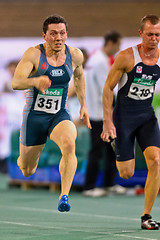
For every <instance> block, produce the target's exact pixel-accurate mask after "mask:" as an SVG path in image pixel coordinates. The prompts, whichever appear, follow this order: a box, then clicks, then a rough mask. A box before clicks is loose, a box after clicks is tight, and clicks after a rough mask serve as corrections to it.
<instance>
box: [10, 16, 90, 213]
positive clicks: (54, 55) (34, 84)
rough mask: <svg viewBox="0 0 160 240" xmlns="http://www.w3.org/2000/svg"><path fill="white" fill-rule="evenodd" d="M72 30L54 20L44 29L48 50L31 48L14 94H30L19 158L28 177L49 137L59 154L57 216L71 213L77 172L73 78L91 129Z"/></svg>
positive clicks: (17, 75) (79, 56) (82, 114)
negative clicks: (69, 104) (70, 100)
mask: <svg viewBox="0 0 160 240" xmlns="http://www.w3.org/2000/svg"><path fill="white" fill-rule="evenodd" d="M67 30H68V24H67V22H66V20H65V19H64V18H63V17H61V16H59V15H53V16H50V17H48V18H47V19H46V20H45V21H44V23H43V39H44V40H45V43H44V44H40V45H38V46H36V47H31V48H29V49H28V50H27V51H26V52H25V53H24V55H23V57H22V59H21V61H20V63H19V64H18V66H17V69H16V71H15V75H14V77H13V82H12V87H13V89H17V90H23V89H28V91H27V99H26V105H25V108H24V112H23V123H22V128H21V133H20V156H19V158H18V160H17V164H18V166H19V168H20V169H21V171H22V173H23V175H24V176H25V177H29V176H30V175H32V174H33V173H34V172H35V171H36V168H37V165H38V160H39V156H40V154H41V152H42V150H43V148H44V145H45V143H46V140H47V136H48V137H49V138H50V139H51V140H52V141H54V142H55V143H56V144H57V145H58V146H59V148H60V150H61V153H62V158H61V161H60V165H59V171H60V174H61V194H60V197H59V203H58V210H59V211H61V212H64V211H69V210H70V205H69V203H68V194H69V191H70V188H71V184H72V181H73V177H74V174H75V171H76V167H77V158H76V155H75V139H76V136H77V132H76V127H75V125H74V124H73V122H72V119H71V116H70V114H69V112H68V110H67V108H66V99H67V93H68V84H69V81H70V79H71V77H72V74H73V78H74V83H75V89H76V93H77V96H78V99H79V102H80V105H81V109H80V119H83V121H84V124H85V125H86V126H87V127H88V128H91V125H90V121H89V117H88V112H87V108H86V101H85V81H84V75H83V68H82V62H83V54H82V52H81V51H80V50H79V49H77V48H73V47H70V46H67V45H66V44H65V41H66V39H67Z"/></svg>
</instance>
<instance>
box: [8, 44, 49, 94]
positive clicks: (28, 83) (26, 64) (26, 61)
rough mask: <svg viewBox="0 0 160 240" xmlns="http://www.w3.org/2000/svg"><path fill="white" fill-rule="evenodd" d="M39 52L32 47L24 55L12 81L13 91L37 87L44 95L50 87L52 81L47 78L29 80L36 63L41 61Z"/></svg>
mask: <svg viewBox="0 0 160 240" xmlns="http://www.w3.org/2000/svg"><path fill="white" fill-rule="evenodd" d="M38 51H39V50H38V49H36V48H33V47H32V48H29V49H28V50H27V51H26V52H25V53H24V55H23V57H22V59H21V61H20V62H19V64H18V66H17V68H16V71H15V74H14V77H13V80H12V87H13V89H15V90H24V89H28V88H32V87H36V88H37V89H39V90H40V91H41V92H42V93H45V92H44V90H46V89H48V88H49V87H50V84H51V81H50V80H49V78H48V77H47V76H40V77H34V78H29V76H31V74H32V72H33V71H34V68H35V65H36V61H38V59H39V56H38Z"/></svg>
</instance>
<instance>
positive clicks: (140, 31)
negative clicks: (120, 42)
mask: <svg viewBox="0 0 160 240" xmlns="http://www.w3.org/2000/svg"><path fill="white" fill-rule="evenodd" d="M138 32H139V35H140V37H141V36H142V30H140V29H139V30H138Z"/></svg>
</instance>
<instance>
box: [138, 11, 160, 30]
mask: <svg viewBox="0 0 160 240" xmlns="http://www.w3.org/2000/svg"><path fill="white" fill-rule="evenodd" d="M147 21H149V22H150V23H151V24H153V25H156V24H158V23H159V22H160V18H159V17H158V16H156V15H152V14H148V15H146V16H144V17H143V18H142V19H141V22H140V30H141V31H143V29H144V25H145V23H146V22H147Z"/></svg>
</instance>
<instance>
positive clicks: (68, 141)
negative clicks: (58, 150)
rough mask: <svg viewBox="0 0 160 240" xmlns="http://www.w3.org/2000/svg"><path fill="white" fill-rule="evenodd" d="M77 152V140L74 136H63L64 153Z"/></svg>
mask: <svg viewBox="0 0 160 240" xmlns="http://www.w3.org/2000/svg"><path fill="white" fill-rule="evenodd" d="M74 152H75V140H74V139H73V138H72V137H69V136H66V137H63V143H62V154H63V153H67V154H70V153H74Z"/></svg>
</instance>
